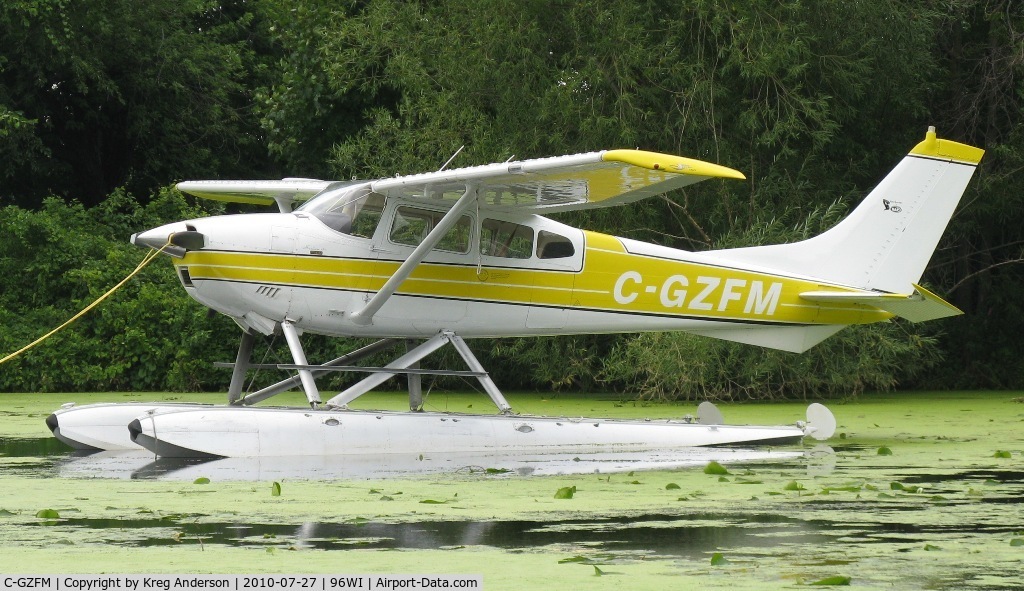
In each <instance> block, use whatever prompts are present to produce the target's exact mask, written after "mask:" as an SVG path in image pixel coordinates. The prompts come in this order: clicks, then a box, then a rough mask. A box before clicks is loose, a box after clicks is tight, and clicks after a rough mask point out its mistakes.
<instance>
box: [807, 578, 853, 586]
mask: <svg viewBox="0 0 1024 591" xmlns="http://www.w3.org/2000/svg"><path fill="white" fill-rule="evenodd" d="M811 584H812V585H821V586H827V585H849V584H850V577H844V576H840V575H837V576H834V577H825V578H824V579H821V580H820V581H815V582H813V583H811Z"/></svg>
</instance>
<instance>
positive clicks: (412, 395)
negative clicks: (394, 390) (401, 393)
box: [405, 341, 423, 412]
mask: <svg viewBox="0 0 1024 591" xmlns="http://www.w3.org/2000/svg"><path fill="white" fill-rule="evenodd" d="M414 343H415V341H405V350H406V352H409V350H410V349H409V347H411V346H412V345H413V344H414ZM419 368H420V362H419V361H417V362H415V363H413V364H412V365H410V366H409V369H419ZM405 379H406V381H407V382H408V384H409V410H411V411H413V412H423V376H422V375H420V374H418V373H410V374H406V376H405Z"/></svg>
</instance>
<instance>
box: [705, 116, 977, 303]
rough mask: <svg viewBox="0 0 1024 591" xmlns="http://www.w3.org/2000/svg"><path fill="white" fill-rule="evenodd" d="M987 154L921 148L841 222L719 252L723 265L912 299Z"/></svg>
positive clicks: (941, 145)
mask: <svg viewBox="0 0 1024 591" xmlns="http://www.w3.org/2000/svg"><path fill="white" fill-rule="evenodd" d="M983 154H984V150H981V149H979V148H975V147H972V146H967V145H964V144H959V143H956V142H952V141H949V140H942V139H938V138H937V137H936V136H935V128H930V129H929V130H928V134H927V136H926V137H925V140H924V141H923V142H921V143H919V144H918V145H917V146H915V147H914V149H913V150H911V151H910V153H909V154H907V156H906V157H905V158H904V159H903V160H902V161H901V162H900V163H899V164H898V165H897V166H896V168H894V169H893V170H892V172H890V173H889V175H888V176H886V177H885V178H884V179H883V180H882V182H881V183H879V184H878V186H877V187H875V189H874V190H873V191H871V193H869V194H868V196H867V197H866V198H865V199H864V201H862V202H861V204H860V205H859V206H857V208H856V209H854V210H853V212H852V213H851V214H850V215H849V216H847V217H846V218H845V219H844V220H843V221H841V222H840V223H839V224H837V225H836V226H835V227H833V228H832V229H830V230H828V231H827V232H825V233H823V234H820V235H818V236H815V237H814V238H810V239H808V240H804V241H801V242H794V243H791V244H779V245H773V246H758V247H751V248H737V249H732V250H723V251H718V252H716V253H715V254H716V255H719V256H720V257H722V258H723V259H727V260H731V261H735V262H737V263H743V264H747V265H757V266H762V267H767V268H770V269H776V270H779V271H782V272H785V273H790V274H793V275H799V276H805V277H811V278H815V279H817V280H820V281H823V282H829V283H834V284H839V285H845V286H850V287H857V288H861V289H869V290H877V291H883V292H891V293H912V292H913V291H914V286H913V285H914V284H916V283H919V282H920V279H921V275H922V274H923V273H924V269H925V266H926V265H927V264H928V260H929V259H931V256H932V253H933V252H934V251H935V248H936V246H937V245H938V243H939V238H940V237H941V236H942V233H943V231H945V229H946V225H947V224H948V223H949V220H950V218H951V217H952V215H953V211H954V210H955V209H956V206H957V203H959V202H960V197H961V196H962V195H963V193H964V191H965V190H966V188H967V183H968V182H969V181H970V179H971V176H972V175H973V174H974V170H975V168H977V166H978V163H979V162H980V161H981V157H982V155H983Z"/></svg>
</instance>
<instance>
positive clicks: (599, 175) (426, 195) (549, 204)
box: [371, 150, 746, 213]
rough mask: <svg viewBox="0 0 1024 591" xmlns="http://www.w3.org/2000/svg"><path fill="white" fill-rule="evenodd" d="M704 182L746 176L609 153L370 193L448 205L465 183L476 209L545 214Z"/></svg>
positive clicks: (635, 153)
mask: <svg viewBox="0 0 1024 591" xmlns="http://www.w3.org/2000/svg"><path fill="white" fill-rule="evenodd" d="M710 178H731V179H743V178H746V177H744V176H743V173H741V172H739V171H737V170H733V169H731V168H726V167H724V166H719V165H717V164H711V163H709V162H702V161H700V160H693V159H690V158H683V157H681V156H672V155H669V154H659V153H656V152H645V151H642V150H608V151H603V152H590V153H586V154H575V155H571V156H557V157H554V158H540V159H535V160H523V161H518V162H504V163H501V164H488V165H485V166H474V167H469V168H458V169H453V170H448V171H441V172H432V173H426V174H416V175H410V176H400V177H395V178H388V179H380V180H377V181H373V182H372V183H371V188H372V190H373V191H374V192H377V193H382V194H385V195H388V196H397V197H405V198H410V199H425V200H431V201H433V202H435V203H436V202H442V203H443V202H446V201H447V202H451V203H454V202H455V201H457V200H458V199H459V198H460V197H461V196H462V194H463V192H464V191H465V190H466V186H467V184H471V185H473V186H475V187H476V191H477V194H478V198H479V204H480V208H481V209H485V210H489V211H520V212H524V211H530V212H533V213H552V212H558V211H570V210H576V209H588V208H598V207H610V206H613V205H622V204H626V203H632V202H634V201H637V200H640V199H644V198H646V197H651V196H653V195H658V194H661V193H665V192H667V191H671V190H672V189H678V188H681V187H685V186H687V185H691V184H693V183H697V182H700V181H703V180H707V179H710Z"/></svg>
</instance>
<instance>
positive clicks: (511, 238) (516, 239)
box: [480, 220, 533, 259]
mask: <svg viewBox="0 0 1024 591" xmlns="http://www.w3.org/2000/svg"><path fill="white" fill-rule="evenodd" d="M480 254H483V255H486V256H492V257H505V258H509V259H528V258H530V257H531V256H533V228H530V227H528V226H523V225H520V224H514V223H512V222H503V221H499V220H484V222H483V224H481V226H480Z"/></svg>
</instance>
